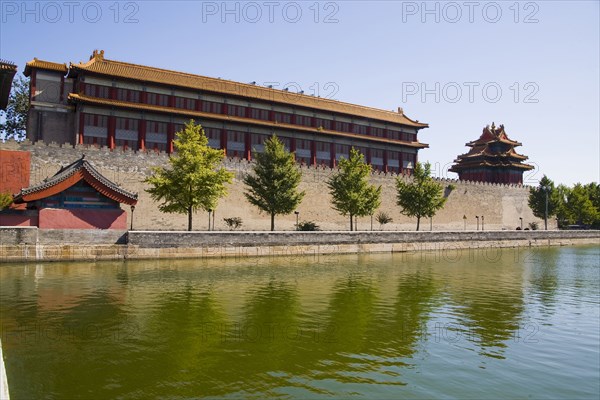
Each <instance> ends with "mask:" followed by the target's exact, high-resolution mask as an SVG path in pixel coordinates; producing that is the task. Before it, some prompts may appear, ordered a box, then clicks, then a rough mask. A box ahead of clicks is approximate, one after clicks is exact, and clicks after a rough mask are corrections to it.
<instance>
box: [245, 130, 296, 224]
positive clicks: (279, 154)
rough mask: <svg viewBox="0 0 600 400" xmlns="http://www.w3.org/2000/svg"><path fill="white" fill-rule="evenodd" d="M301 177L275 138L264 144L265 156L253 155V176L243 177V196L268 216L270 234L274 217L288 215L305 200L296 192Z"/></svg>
mask: <svg viewBox="0 0 600 400" xmlns="http://www.w3.org/2000/svg"><path fill="white" fill-rule="evenodd" d="M301 180H302V173H301V172H300V170H299V169H298V166H297V165H296V162H295V161H294V155H293V154H292V153H290V152H289V151H287V150H286V149H285V147H284V145H283V143H282V142H281V140H279V139H278V138H277V136H275V135H273V136H272V137H271V138H269V139H267V140H266V141H265V143H264V152H262V153H256V156H255V164H254V168H253V173H252V174H248V175H246V176H245V177H244V183H245V184H246V186H247V187H248V190H247V192H246V193H244V195H245V196H246V199H248V201H249V202H250V204H252V205H254V206H256V207H258V208H259V209H260V210H261V211H264V212H266V213H268V214H269V215H270V216H271V230H272V231H274V230H275V215H278V214H283V215H286V214H289V213H291V212H292V211H294V210H295V209H296V207H297V206H298V204H300V202H301V201H302V199H303V198H304V191H302V192H300V191H298V185H299V184H300V181H301Z"/></svg>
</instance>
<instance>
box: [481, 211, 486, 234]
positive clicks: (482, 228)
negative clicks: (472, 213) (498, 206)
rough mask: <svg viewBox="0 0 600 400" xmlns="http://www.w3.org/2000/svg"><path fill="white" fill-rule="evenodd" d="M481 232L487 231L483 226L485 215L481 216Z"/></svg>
mask: <svg viewBox="0 0 600 400" xmlns="http://www.w3.org/2000/svg"><path fill="white" fill-rule="evenodd" d="M481 230H482V231H483V230H485V229H484V226H483V215H482V216H481Z"/></svg>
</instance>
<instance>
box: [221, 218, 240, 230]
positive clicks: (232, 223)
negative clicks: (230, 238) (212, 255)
mask: <svg viewBox="0 0 600 400" xmlns="http://www.w3.org/2000/svg"><path fill="white" fill-rule="evenodd" d="M223 221H225V224H227V227H228V228H229V230H232V231H234V230H236V229H237V228H239V227H240V226H242V219H241V218H240V217H232V218H223Z"/></svg>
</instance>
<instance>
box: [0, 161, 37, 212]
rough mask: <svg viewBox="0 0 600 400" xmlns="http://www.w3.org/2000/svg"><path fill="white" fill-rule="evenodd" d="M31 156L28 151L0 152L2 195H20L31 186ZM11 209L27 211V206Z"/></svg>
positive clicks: (0, 189) (0, 186)
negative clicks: (3, 193) (4, 193)
mask: <svg viewBox="0 0 600 400" xmlns="http://www.w3.org/2000/svg"><path fill="white" fill-rule="evenodd" d="M30 161H31V155H30V154H29V152H28V151H16V150H0V193H1V192H9V193H10V194H16V193H19V191H20V190H21V189H22V188H26V187H28V186H29V168H30ZM11 208H20V209H25V205H24V204H23V205H20V206H16V205H13V206H12V207H11Z"/></svg>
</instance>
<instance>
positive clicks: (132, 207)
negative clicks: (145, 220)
mask: <svg viewBox="0 0 600 400" xmlns="http://www.w3.org/2000/svg"><path fill="white" fill-rule="evenodd" d="M134 211H135V206H131V225H130V227H129V230H130V231H132V230H133V212H134Z"/></svg>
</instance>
